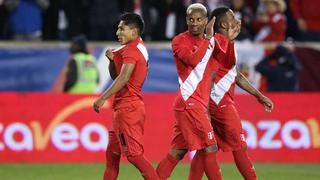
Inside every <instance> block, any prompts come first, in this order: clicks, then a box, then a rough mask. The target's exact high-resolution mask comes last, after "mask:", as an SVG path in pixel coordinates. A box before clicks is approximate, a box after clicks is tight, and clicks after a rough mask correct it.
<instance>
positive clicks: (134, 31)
mask: <svg viewBox="0 0 320 180" xmlns="http://www.w3.org/2000/svg"><path fill="white" fill-rule="evenodd" d="M138 34H139V33H138V28H133V29H132V36H133V37H138Z"/></svg>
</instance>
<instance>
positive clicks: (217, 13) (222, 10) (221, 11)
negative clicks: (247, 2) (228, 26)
mask: <svg viewBox="0 0 320 180" xmlns="http://www.w3.org/2000/svg"><path fill="white" fill-rule="evenodd" d="M229 10H230V9H229V8H228V7H224V6H222V7H218V8H216V9H214V10H213V11H212V12H211V14H210V20H211V19H212V18H213V17H216V21H215V23H214V27H213V30H214V32H218V30H219V27H220V25H221V22H222V20H223V17H224V16H225V15H226V13H227V12H228V11H229Z"/></svg>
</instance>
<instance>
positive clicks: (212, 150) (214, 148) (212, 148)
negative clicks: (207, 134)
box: [202, 144, 219, 152]
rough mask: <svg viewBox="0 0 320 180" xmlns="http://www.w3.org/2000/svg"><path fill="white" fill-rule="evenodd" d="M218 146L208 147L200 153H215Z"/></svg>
mask: <svg viewBox="0 0 320 180" xmlns="http://www.w3.org/2000/svg"><path fill="white" fill-rule="evenodd" d="M218 149H219V148H218V145H217V144H213V145H210V146H208V147H206V148H204V149H202V152H217V151H218Z"/></svg>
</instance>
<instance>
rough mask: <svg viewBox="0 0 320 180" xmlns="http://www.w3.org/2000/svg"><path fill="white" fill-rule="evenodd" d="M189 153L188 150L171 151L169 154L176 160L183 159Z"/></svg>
mask: <svg viewBox="0 0 320 180" xmlns="http://www.w3.org/2000/svg"><path fill="white" fill-rule="evenodd" d="M187 152H188V150H187V149H171V150H170V152H169V154H170V155H171V156H173V157H175V158H176V159H179V160H181V159H183V157H184V155H185V154H186V153H187Z"/></svg>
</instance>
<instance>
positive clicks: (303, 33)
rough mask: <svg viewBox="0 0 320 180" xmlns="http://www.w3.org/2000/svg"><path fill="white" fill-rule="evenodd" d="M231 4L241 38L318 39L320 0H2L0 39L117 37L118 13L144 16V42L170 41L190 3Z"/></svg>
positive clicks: (181, 26) (180, 28) (182, 28)
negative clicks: (79, 36)
mask: <svg viewBox="0 0 320 180" xmlns="http://www.w3.org/2000/svg"><path fill="white" fill-rule="evenodd" d="M195 2H200V3H203V4H204V5H205V6H206V7H207V8H208V10H209V11H212V10H213V9H215V8H216V7H218V6H222V5H223V6H228V7H231V9H233V11H234V12H235V14H236V16H238V17H239V18H240V19H241V20H242V32H241V34H240V36H239V37H238V40H247V41H255V42H282V41H285V40H294V41H320V11H319V10H317V8H318V7H320V1H319V0H0V40H11V39H13V40H25V41H26V40H70V39H72V37H74V36H76V35H79V34H84V35H85V36H86V37H87V38H88V39H89V40H92V41H113V40H116V36H115V31H116V28H117V24H118V18H119V15H120V14H121V13H123V12H136V13H139V14H141V15H142V16H143V18H144V20H145V23H146V29H145V33H144V39H145V40H146V41H151V40H153V41H165V40H170V39H171V38H172V37H173V36H174V35H175V34H178V33H180V32H182V31H185V29H186V27H185V26H186V25H185V12H186V7H187V6H188V5H189V4H191V3H195Z"/></svg>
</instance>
